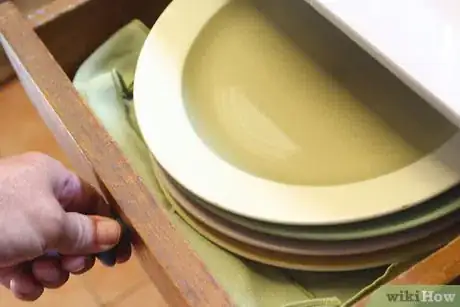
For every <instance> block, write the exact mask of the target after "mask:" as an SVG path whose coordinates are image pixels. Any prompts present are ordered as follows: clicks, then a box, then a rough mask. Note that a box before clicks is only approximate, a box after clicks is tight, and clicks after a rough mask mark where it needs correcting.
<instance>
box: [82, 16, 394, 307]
mask: <svg viewBox="0 0 460 307" xmlns="http://www.w3.org/2000/svg"><path fill="white" fill-rule="evenodd" d="M148 32H149V29H148V28H147V27H146V26H145V25H143V24H142V23H141V22H139V21H137V20H135V21H133V22H131V23H130V24H128V25H127V26H125V27H124V28H122V29H121V30H119V31H118V32H117V33H116V34H114V35H113V36H112V37H111V38H110V39H109V40H108V41H107V42H106V43H104V44H103V45H102V46H101V47H100V48H99V49H97V50H96V51H95V52H94V53H93V54H92V55H91V56H90V57H89V58H88V59H87V60H86V61H85V62H84V63H83V64H82V65H81V67H80V69H79V70H78V72H77V74H76V76H75V78H74V85H75V87H76V88H77V90H78V91H79V93H80V94H81V96H82V97H83V98H84V100H85V101H86V102H87V104H88V105H89V107H90V108H91V109H92V111H93V112H94V114H95V116H96V117H97V118H98V119H99V120H100V122H101V123H102V124H103V126H104V127H105V128H106V129H107V131H108V132H109V133H110V135H111V136H112V138H113V139H114V140H115V141H116V142H117V143H118V145H119V147H120V148H121V150H122V151H123V153H124V154H125V156H126V157H127V159H128V160H129V162H130V163H131V164H132V166H133V168H134V169H135V171H136V172H137V173H138V175H139V176H140V178H142V180H143V182H144V183H145V184H146V186H147V187H148V188H149V189H150V191H151V193H152V195H153V196H154V198H155V199H156V201H157V203H158V204H160V205H163V206H164V207H165V208H166V209H168V212H169V213H170V214H169V217H170V219H171V221H172V223H174V225H175V226H176V228H177V229H178V230H179V231H180V232H181V234H182V235H183V236H184V237H185V239H186V240H187V241H188V242H189V244H190V246H191V247H192V248H193V249H194V250H195V251H196V252H197V254H198V255H199V257H200V258H201V259H202V261H203V262H204V263H205V265H206V266H207V268H208V270H209V271H210V272H211V274H213V276H214V277H215V278H216V280H217V281H218V282H219V283H220V285H221V286H222V287H223V288H224V289H225V290H226V291H227V292H228V294H229V296H230V297H231V299H232V300H233V302H234V303H235V305H237V306H245V307H246V306H247V307H322V306H323V307H324V306H331V307H337V306H344V305H342V303H341V302H340V300H339V299H338V298H340V299H342V300H347V299H350V300H349V302H348V303H346V305H349V304H351V303H352V302H354V301H355V300H356V299H358V298H359V297H360V296H361V295H362V294H366V293H368V292H369V291H371V290H372V289H374V288H375V287H376V286H378V285H380V284H381V283H382V282H384V281H385V280H388V278H390V277H391V276H393V275H394V274H396V273H397V272H399V271H400V269H398V268H400V266H391V267H390V269H388V270H387V272H386V273H385V274H384V275H382V274H383V273H384V272H385V270H383V269H377V270H368V271H363V272H352V273H343V274H342V273H329V274H322V273H310V272H292V271H289V270H282V269H277V268H273V267H270V266H266V265H261V264H256V263H253V262H251V261H248V260H244V259H241V258H239V257H237V256H235V255H233V254H231V253H229V252H227V251H225V250H223V249H221V248H219V247H217V246H216V245H214V244H213V243H212V242H210V241H208V240H207V239H206V238H204V237H202V236H201V235H200V234H199V233H197V232H195V231H194V230H193V229H192V228H191V227H190V226H189V225H187V223H185V222H184V221H183V220H182V219H181V218H180V217H179V216H178V215H177V214H176V213H175V212H174V210H173V207H172V206H171V204H170V203H169V202H168V201H167V199H166V197H165V195H164V194H163V193H162V191H161V188H160V187H159V184H158V182H157V179H156V177H155V174H154V171H153V168H152V164H151V163H150V161H151V160H150V152H149V150H148V148H147V147H146V145H145V143H144V142H143V139H142V136H141V134H140V132H139V129H138V127H137V123H136V119H135V116H134V112H133V103H132V85H133V82H134V71H135V67H136V63H137V59H138V56H139V53H140V51H141V48H142V46H143V43H144V41H145V39H146V38H147V35H148ZM159 133H167V131H161V132H159ZM228 276H232V278H228ZM381 276H383V277H381ZM374 281H375V283H374V284H372V283H373V282H374ZM160 282H161V281H160ZM368 284H370V286H367V285H368ZM307 289H309V290H311V291H307ZM361 290H362V292H360V291H361ZM318 297H319V298H318ZM337 297H338V298H337Z"/></svg>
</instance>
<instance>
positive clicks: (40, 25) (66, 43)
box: [0, 0, 383, 296]
mask: <svg viewBox="0 0 460 307" xmlns="http://www.w3.org/2000/svg"><path fill="white" fill-rule="evenodd" d="M15 2H16V4H17V5H18V7H19V8H20V9H21V11H22V12H23V13H24V14H25V15H26V16H30V15H34V12H39V11H40V10H42V8H43V7H46V8H48V9H47V10H45V11H44V12H43V13H44V14H45V15H46V16H45V17H44V19H42V20H45V21H44V22H36V23H35V30H36V32H37V34H38V35H39V36H40V38H41V39H42V41H43V42H44V43H45V45H46V46H47V48H48V50H49V51H50V52H51V54H52V55H53V56H54V57H55V59H56V61H57V62H58V63H59V64H60V66H61V67H62V68H63V69H64V71H65V72H66V73H67V75H68V76H69V77H70V78H72V77H73V76H74V74H75V72H76V70H77V69H78V67H79V65H80V64H81V63H82V62H83V61H84V60H85V59H86V58H87V57H88V56H89V55H90V54H91V53H92V52H93V51H94V50H95V49H96V48H98V47H99V46H100V45H101V44H102V43H103V42H104V41H105V40H107V39H108V38H109V37H110V36H111V35H112V34H114V33H115V32H116V31H117V30H119V29H120V28H121V27H122V26H123V25H126V24H128V23H129V22H130V21H131V20H133V19H140V20H141V21H142V22H143V23H144V24H146V25H147V26H148V27H151V26H152V25H153V23H154V21H155V20H156V19H157V18H158V16H159V15H160V14H161V12H162V11H163V10H164V9H165V7H166V6H167V5H168V4H169V3H170V2H171V0H155V1H152V0H73V1H69V0H54V1H52V0H40V1H36V0H18V1H15ZM71 3H74V5H73V6H72V5H69V4H71ZM191 13H193V12H191ZM28 18H29V19H31V17H28ZM42 18H43V16H42ZM32 22H34V20H32ZM1 64H2V63H1V62H0V65H1ZM1 77H2V76H1V71H0V79H1ZM382 273H383V272H381V271H380V270H379V271H378V272H376V273H375V277H377V276H379V275H380V274H382ZM356 277H357V276H354V277H349V276H348V277H347V276H345V275H343V276H342V278H343V280H339V281H338V282H339V283H340V282H343V283H344V284H346V283H347V282H346V280H348V279H349V278H350V279H353V278H354V279H356ZM299 279H300V278H299ZM313 280H315V281H316V280H319V279H313V278H309V281H310V282H311V281H313ZM370 281H371V280H367V279H366V280H364V281H363V284H362V286H363V287H364V286H365V285H366V284H368V283H369V282H370ZM309 286H311V285H309ZM344 288H346V285H344ZM353 291H354V289H352V290H351V291H350V292H351V293H349V296H352V295H353V294H354V292H353Z"/></svg>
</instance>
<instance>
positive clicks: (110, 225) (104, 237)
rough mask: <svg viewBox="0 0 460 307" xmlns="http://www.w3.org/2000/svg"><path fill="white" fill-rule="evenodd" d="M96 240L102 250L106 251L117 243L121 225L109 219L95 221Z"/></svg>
mask: <svg viewBox="0 0 460 307" xmlns="http://www.w3.org/2000/svg"><path fill="white" fill-rule="evenodd" d="M96 236H97V238H96V242H97V244H98V246H99V248H100V249H101V250H102V251H106V250H109V249H111V248H112V247H114V246H115V245H117V244H118V241H120V237H121V227H120V224H118V222H116V221H114V220H111V219H105V218H104V219H100V220H98V221H97V222H96Z"/></svg>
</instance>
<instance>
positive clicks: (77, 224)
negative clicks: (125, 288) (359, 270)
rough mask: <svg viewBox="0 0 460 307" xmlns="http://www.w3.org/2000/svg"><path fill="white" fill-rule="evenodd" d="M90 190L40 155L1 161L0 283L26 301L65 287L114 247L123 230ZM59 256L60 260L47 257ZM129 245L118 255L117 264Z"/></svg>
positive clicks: (120, 249) (125, 257)
mask: <svg viewBox="0 0 460 307" xmlns="http://www.w3.org/2000/svg"><path fill="white" fill-rule="evenodd" d="M107 207H108V206H104V205H103V200H102V199H101V198H100V196H99V195H98V194H97V193H96V192H95V190H94V189H92V188H91V187H90V186H89V185H87V184H84V183H83V182H82V181H80V180H79V178H78V177H77V176H76V175H75V174H73V173H71V172H70V171H68V170H67V169H66V168H65V167H64V166H63V165H62V164H61V163H59V162H58V161H56V160H54V159H52V158H50V157H48V156H46V155H43V154H39V153H28V154H25V155H21V156H17V157H13V158H8V159H3V160H0V234H1V235H0V284H1V285H3V286H5V287H7V288H8V289H10V290H11V291H12V292H13V294H14V295H15V296H16V297H17V298H19V299H22V300H26V301H34V300H36V299H38V298H39V297H40V296H41V295H42V293H43V291H44V289H45V288H49V289H55V288H59V287H61V286H62V285H64V284H65V283H66V282H67V280H68V279H69V274H82V273H85V272H87V271H88V270H89V269H91V267H92V266H93V265H94V261H95V259H94V256H92V255H94V254H95V253H99V252H103V251H107V250H109V249H111V248H113V247H114V246H115V245H117V243H118V242H119V240H120V238H121V228H120V225H119V224H118V223H117V222H116V221H114V220H112V219H109V218H106V217H103V216H107V215H108V212H107V211H108V208H107ZM52 251H55V252H58V253H59V254H60V255H61V256H60V257H55V256H50V255H47V253H49V252H52ZM130 255H131V246H129V244H127V246H122V247H120V248H119V249H118V251H117V263H122V262H125V261H127V260H128V259H129V257H130Z"/></svg>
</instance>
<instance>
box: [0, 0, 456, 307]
mask: <svg viewBox="0 0 460 307" xmlns="http://www.w3.org/2000/svg"><path fill="white" fill-rule="evenodd" d="M169 2H170V0H55V1H54V2H51V3H50V4H48V5H47V6H45V7H43V8H41V10H40V11H39V12H40V13H38V11H37V13H36V14H29V15H28V16H23V15H22V13H21V12H20V11H19V10H18V9H17V7H16V6H15V5H14V4H13V3H12V2H9V1H0V43H1V45H2V46H3V49H4V51H5V54H6V57H4V58H0V80H2V81H5V80H7V79H8V78H10V77H12V76H13V70H14V72H15V73H16V76H17V77H18V79H19V80H20V81H21V83H22V85H23V87H24V89H25V90H26V92H27V94H28V96H29V98H30V100H31V101H32V103H33V104H34V106H35V108H36V109H37V110H38V112H39V114H40V116H41V117H42V118H43V120H44V121H45V123H46V124H47V126H48V127H49V128H50V130H51V131H52V132H53V134H54V136H55V138H56V140H57V141H58V142H59V144H60V145H61V147H62V148H63V150H64V151H65V153H66V154H67V156H68V157H69V159H70V161H71V162H72V164H73V165H74V169H75V170H77V172H78V173H79V175H80V176H81V177H82V178H84V179H85V180H86V181H88V182H89V183H91V184H93V185H94V186H95V187H96V188H97V189H98V190H99V191H100V192H101V193H102V194H103V195H104V196H105V197H106V199H107V200H108V202H109V204H110V205H111V206H113V208H114V209H115V210H116V212H118V213H119V214H120V216H121V217H122V218H123V220H124V221H125V222H126V223H127V224H128V225H129V226H130V227H131V228H132V229H133V230H134V234H135V235H134V238H133V245H134V247H135V249H136V251H137V254H138V256H139V258H140V261H141V265H142V266H143V269H144V270H145V271H146V272H147V274H148V275H149V276H150V278H151V280H152V282H153V283H155V285H156V287H157V288H158V289H159V291H160V292H161V294H162V295H163V297H164V299H165V300H166V301H167V303H169V304H170V305H171V306H174V307H182V306H184V307H185V306H190V307H191V306H196V307H206V306H209V307H216V306H219V307H224V306H231V305H232V303H231V301H230V299H229V297H228V295H227V293H225V291H224V290H223V289H222V288H221V287H220V286H219V285H218V284H217V282H216V281H215V279H214V278H213V277H212V276H211V274H210V273H209V272H208V271H207V269H206V267H205V265H204V264H203V263H202V261H201V260H200V259H199V258H198V256H197V255H196V253H195V252H194V251H193V250H191V248H190V247H189V246H188V244H187V243H186V241H185V240H184V239H183V238H182V237H181V235H180V234H179V233H178V232H177V231H176V229H175V228H174V226H173V225H172V224H171V223H170V221H169V220H168V217H167V215H166V214H165V212H163V210H162V209H161V208H160V206H158V205H157V204H156V202H155V200H154V198H153V197H152V195H151V194H150V193H149V191H148V190H147V188H146V187H145V185H144V184H143V183H142V181H141V180H140V179H139V177H138V176H137V175H136V174H135V173H134V171H133V169H132V167H131V166H130V165H129V163H128V162H127V160H126V158H125V157H124V156H123V154H122V152H121V151H120V149H119V148H118V146H117V145H116V144H115V142H114V141H113V140H112V139H111V137H110V135H109V134H108V133H107V131H106V130H105V129H104V128H103V127H102V125H101V124H100V123H99V122H98V121H97V120H96V118H95V117H94V115H93V114H92V112H91V111H90V110H89V109H88V107H87V106H86V104H85V103H84V102H83V101H82V100H81V98H80V97H79V95H78V93H77V91H76V90H75V89H74V87H73V86H72V83H71V81H70V79H69V76H73V74H74V73H75V70H76V68H77V67H78V65H79V64H80V63H81V62H82V61H83V60H84V59H85V58H86V57H87V56H88V55H89V54H90V53H91V52H92V51H93V50H94V49H95V48H97V46H98V45H100V44H101V43H102V42H103V41H104V40H105V39H107V38H108V37H109V36H110V35H111V34H112V33H114V32H115V31H116V30H117V29H119V28H120V27H121V26H122V25H124V24H126V23H127V22H129V21H130V20H131V19H133V18H139V19H141V20H143V21H144V22H145V23H146V24H147V25H149V26H151V25H152V22H153V21H154V20H155V19H156V18H157V17H158V16H159V14H160V13H161V12H162V11H163V10H164V8H165V7H166V5H167V4H168V3H169ZM101 20H102V21H103V22H101ZM75 42H79V44H75ZM6 59H8V60H9V63H10V64H11V66H10V65H9V64H8V61H7V60H6ZM11 67H12V68H13V70H11ZM459 275H460V239H456V240H453V241H452V242H451V243H450V244H449V245H447V246H446V247H444V248H441V249H440V250H438V251H436V252H435V253H433V254H432V255H431V256H429V257H428V258H426V259H425V260H423V261H421V262H420V263H418V264H416V265H415V266H413V267H412V268H410V269H409V270H408V271H406V272H404V273H403V274H401V275H400V276H398V277H397V278H395V279H394V280H393V281H391V282H390V283H392V284H426V285H433V284H446V283H450V282H452V281H453V280H454V279H456V278H457V277H458V276H459ZM365 300H366V299H364V300H362V301H361V302H359V303H357V304H356V306H365Z"/></svg>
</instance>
